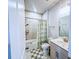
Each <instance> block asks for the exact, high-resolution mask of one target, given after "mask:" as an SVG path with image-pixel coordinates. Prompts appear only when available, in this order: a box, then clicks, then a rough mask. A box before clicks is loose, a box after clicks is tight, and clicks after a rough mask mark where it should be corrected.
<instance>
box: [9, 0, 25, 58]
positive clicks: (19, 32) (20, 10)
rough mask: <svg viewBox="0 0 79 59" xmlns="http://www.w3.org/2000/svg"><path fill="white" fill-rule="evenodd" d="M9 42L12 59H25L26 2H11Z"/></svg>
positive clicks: (16, 0) (20, 0)
mask: <svg viewBox="0 0 79 59" xmlns="http://www.w3.org/2000/svg"><path fill="white" fill-rule="evenodd" d="M8 7H9V14H8V15H9V39H10V40H9V41H10V47H11V59H23V56H24V51H25V49H24V46H25V43H24V34H25V33H24V31H25V27H24V25H25V24H24V1H23V0H9V1H8Z"/></svg>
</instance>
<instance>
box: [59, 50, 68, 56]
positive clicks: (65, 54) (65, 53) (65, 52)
mask: <svg viewBox="0 0 79 59" xmlns="http://www.w3.org/2000/svg"><path fill="white" fill-rule="evenodd" d="M61 53H62V54H63V55H64V56H67V57H68V52H67V51H66V50H64V49H61Z"/></svg>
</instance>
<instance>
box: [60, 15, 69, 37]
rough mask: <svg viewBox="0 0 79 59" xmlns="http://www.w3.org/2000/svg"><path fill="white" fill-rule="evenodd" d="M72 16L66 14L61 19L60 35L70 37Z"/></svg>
mask: <svg viewBox="0 0 79 59" xmlns="http://www.w3.org/2000/svg"><path fill="white" fill-rule="evenodd" d="M69 29H70V16H69V15H67V16H64V17H61V18H60V19H59V36H61V37H69Z"/></svg>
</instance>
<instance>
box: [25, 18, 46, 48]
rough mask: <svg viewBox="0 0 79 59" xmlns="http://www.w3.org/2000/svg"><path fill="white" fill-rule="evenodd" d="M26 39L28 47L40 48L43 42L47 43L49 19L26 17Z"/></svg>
mask: <svg viewBox="0 0 79 59" xmlns="http://www.w3.org/2000/svg"><path fill="white" fill-rule="evenodd" d="M25 39H26V49H33V48H34V49H35V48H40V46H41V45H42V43H45V42H46V43H47V21H46V20H38V19H32V18H26V20H25ZM27 46H28V47H27Z"/></svg>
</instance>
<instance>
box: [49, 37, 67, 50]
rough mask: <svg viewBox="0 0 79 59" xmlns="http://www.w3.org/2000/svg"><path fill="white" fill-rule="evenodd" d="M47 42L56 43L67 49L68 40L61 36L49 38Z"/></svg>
mask: <svg viewBox="0 0 79 59" xmlns="http://www.w3.org/2000/svg"><path fill="white" fill-rule="evenodd" d="M49 42H52V43H54V44H56V45H58V46H59V47H61V48H63V49H64V50H66V51H68V42H64V40H63V39H62V38H61V37H59V38H56V39H52V38H49Z"/></svg>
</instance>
